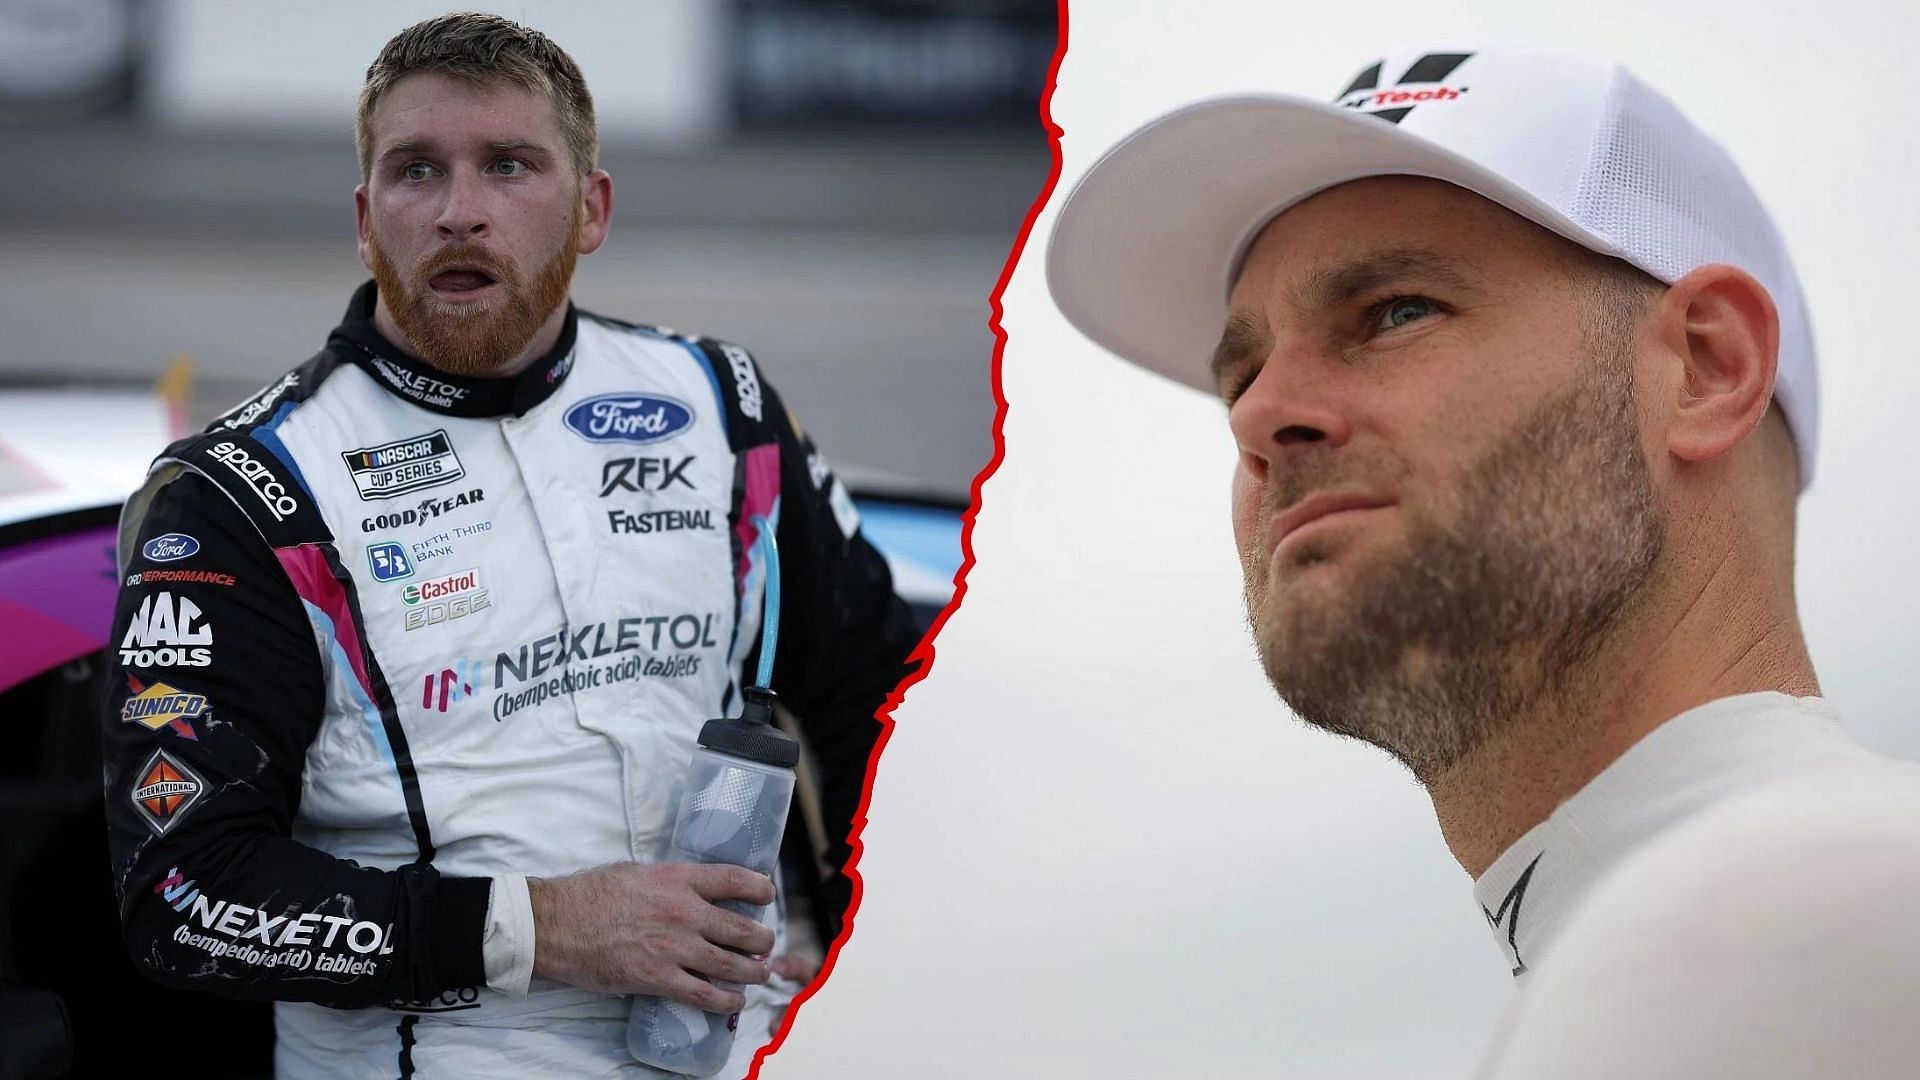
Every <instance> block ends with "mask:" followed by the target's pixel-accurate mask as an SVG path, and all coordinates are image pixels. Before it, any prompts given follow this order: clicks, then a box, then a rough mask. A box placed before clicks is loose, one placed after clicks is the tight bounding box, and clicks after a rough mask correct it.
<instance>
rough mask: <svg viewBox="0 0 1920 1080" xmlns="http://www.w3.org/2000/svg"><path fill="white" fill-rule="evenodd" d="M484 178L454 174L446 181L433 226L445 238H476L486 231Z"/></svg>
mask: <svg viewBox="0 0 1920 1080" xmlns="http://www.w3.org/2000/svg"><path fill="white" fill-rule="evenodd" d="M484 188H485V181H484V180H483V179H482V178H481V177H478V176H463V175H459V174H456V175H455V176H454V179H453V181H452V182H451V183H449V184H448V185H447V201H446V203H445V204H444V205H442V206H441V207H440V217H439V219H438V220H437V221H435V222H434V230H435V231H436V232H438V233H439V234H440V236H441V237H442V238H443V239H447V240H476V239H479V238H480V237H483V236H485V235H487V212H486V198H485V191H484Z"/></svg>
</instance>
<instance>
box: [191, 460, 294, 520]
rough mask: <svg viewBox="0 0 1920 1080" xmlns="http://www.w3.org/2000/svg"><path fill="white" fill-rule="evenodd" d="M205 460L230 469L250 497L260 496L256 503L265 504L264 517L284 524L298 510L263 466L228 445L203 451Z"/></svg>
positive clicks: (276, 478) (289, 496)
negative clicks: (267, 515) (243, 485)
mask: <svg viewBox="0 0 1920 1080" xmlns="http://www.w3.org/2000/svg"><path fill="white" fill-rule="evenodd" d="M207 456H208V457H210V458H212V459H213V460H215V461H217V462H219V463H220V464H222V465H225V466H226V467H227V468H229V469H232V470H233V471H234V472H235V473H236V474H237V475H238V476H239V477H240V479H242V480H245V481H246V482H247V486H248V487H250V488H252V489H253V493H254V494H255V495H258V496H260V501H261V502H263V503H266V504H267V513H269V514H272V515H273V520H275V521H285V520H287V515H288V514H291V513H293V512H294V511H296V510H298V509H300V504H299V503H297V502H295V501H294V498H293V496H291V495H289V494H287V488H286V485H284V484H282V483H281V482H280V478H279V477H277V476H275V475H274V474H273V470H272V469H269V468H267V466H266V463H265V462H260V461H255V460H254V458H253V455H252V454H249V453H247V452H246V451H245V450H242V449H241V448H239V447H238V446H235V445H234V444H232V443H230V442H220V443H214V444H213V448H212V449H210V450H208V451H207Z"/></svg>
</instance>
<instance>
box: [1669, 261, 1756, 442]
mask: <svg viewBox="0 0 1920 1080" xmlns="http://www.w3.org/2000/svg"><path fill="white" fill-rule="evenodd" d="M1657 310H1658V318H1659V320H1660V326H1659V337H1660V340H1661V341H1662V343H1664V344H1665V345H1666V346H1667V347H1668V350H1669V352H1670V354H1671V355H1672V356H1674V357H1675V358H1677V359H1678V361H1679V364H1680V370H1679V372H1678V374H1679V379H1678V381H1677V383H1676V384H1675V385H1674V389H1673V394H1672V396H1671V398H1670V399H1669V400H1668V401H1666V402H1665V403H1664V404H1665V407H1666V409H1667V410H1668V414H1667V417H1666V421H1667V422H1666V425H1665V427H1666V443H1667V449H1668V451H1669V452H1671V453H1672V454H1673V456H1675V457H1677V458H1679V459H1681V460H1682V461H1689V462H1696V463H1700V462H1707V461H1712V460H1714V459H1715V458H1718V457H1720V456H1721V455H1722V454H1725V453H1726V452H1727V451H1729V450H1731V449H1733V448H1734V447H1735V446H1737V445H1739V443H1740V441H1741V440H1742V439H1745V438H1746V437H1747V435H1748V434H1749V433H1751V432H1752V431H1753V429H1754V428H1755V426H1757V425H1758V424H1759V423H1760V418H1761V417H1763V416H1765V415H1766V412H1767V406H1768V404H1769V403H1771V402H1772V400H1773V380H1774V374H1775V372H1776V371H1777V370H1778V368H1779V361H1780V315H1779V312H1778V311H1777V310H1776V309H1775V308H1774V305H1773V297H1772V296H1770V295H1768V293H1767V289H1766V286H1764V285H1761V284H1760V282H1759V281H1757V280H1755V279H1754V277H1753V275H1751V274H1749V273H1747V272H1746V271H1744V270H1741V269H1738V268H1736V267H1732V266H1727V265H1724V264H1718V263H1716V264H1713V265H1709V266H1703V267H1700V268H1699V269H1697V270H1695V271H1693V272H1692V273H1690V274H1688V275H1686V276H1685V277H1683V278H1681V279H1680V280H1679V281H1676V282H1674V283H1673V284H1672V285H1671V286H1669V287H1668V289H1667V292H1666V295H1665V296H1663V297H1662V298H1661V301H1660V304H1659V307H1658V309H1657Z"/></svg>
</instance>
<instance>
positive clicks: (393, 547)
mask: <svg viewBox="0 0 1920 1080" xmlns="http://www.w3.org/2000/svg"><path fill="white" fill-rule="evenodd" d="M367 569H368V570H370V571H372V572H373V580H375V581H399V580H401V579H402V578H410V577H412V576H413V561H412V560H410V559H408V558H407V549H406V548H403V547H401V546H400V545H399V544H395V543H392V542H391V541H389V542H386V543H380V544H373V545H371V546H369V547H368V548H367Z"/></svg>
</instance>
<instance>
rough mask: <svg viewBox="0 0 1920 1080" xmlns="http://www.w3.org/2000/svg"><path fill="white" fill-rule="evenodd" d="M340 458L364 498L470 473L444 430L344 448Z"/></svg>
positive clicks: (383, 496) (446, 481)
mask: <svg viewBox="0 0 1920 1080" xmlns="http://www.w3.org/2000/svg"><path fill="white" fill-rule="evenodd" d="M340 460H342V461H344V462H346V463H347V471H349V472H351V473H352V474H353V486H354V487H355V488H357V489H358V490H359V492H360V498H361V501H363V502H364V501H366V500H369V499H391V498H395V497H396V496H400V495H405V494H407V493H408V492H411V491H419V490H420V489H421V488H430V487H439V486H440V485H441V484H451V483H453V482H454V481H455V480H458V479H460V478H461V477H463V476H465V475H467V471H466V469H464V468H463V467H461V465H460V455H458V454H456V453H454V452H453V440H451V439H449V438H448V437H447V433H446V431H445V430H441V431H434V432H429V433H427V434H425V435H416V436H414V437H413V438H410V439H401V440H399V441H398V442H390V443H387V444H385V445H384V446H368V447H363V448H362V449H359V450H346V451H342V452H341V454H340Z"/></svg>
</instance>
